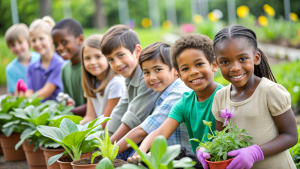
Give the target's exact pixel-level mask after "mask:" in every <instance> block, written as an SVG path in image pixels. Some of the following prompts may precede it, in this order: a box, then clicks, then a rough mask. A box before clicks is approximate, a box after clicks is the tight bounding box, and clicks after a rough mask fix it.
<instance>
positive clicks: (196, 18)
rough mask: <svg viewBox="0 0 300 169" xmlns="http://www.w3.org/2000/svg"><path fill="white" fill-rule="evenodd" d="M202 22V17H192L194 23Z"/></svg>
mask: <svg viewBox="0 0 300 169" xmlns="http://www.w3.org/2000/svg"><path fill="white" fill-rule="evenodd" d="M202 21H203V18H202V16H201V15H198V14H197V15H194V16H193V22H194V23H201V22H202Z"/></svg>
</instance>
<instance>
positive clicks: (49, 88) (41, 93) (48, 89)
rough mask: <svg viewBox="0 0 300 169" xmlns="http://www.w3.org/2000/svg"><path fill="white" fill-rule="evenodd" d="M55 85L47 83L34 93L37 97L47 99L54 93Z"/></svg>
mask: <svg viewBox="0 0 300 169" xmlns="http://www.w3.org/2000/svg"><path fill="white" fill-rule="evenodd" d="M55 89H56V85H55V84H52V83H49V82H47V83H46V84H45V85H44V86H43V87H42V88H41V89H40V90H38V91H36V93H38V97H42V98H48V97H49V96H51V94H52V93H53V92H54V91H55Z"/></svg>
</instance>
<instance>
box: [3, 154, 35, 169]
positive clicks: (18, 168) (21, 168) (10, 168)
mask: <svg viewBox="0 0 300 169" xmlns="http://www.w3.org/2000/svg"><path fill="white" fill-rule="evenodd" d="M0 169H29V167H28V165H27V161H26V160H23V161H5V158H4V155H3V154H1V155H0Z"/></svg>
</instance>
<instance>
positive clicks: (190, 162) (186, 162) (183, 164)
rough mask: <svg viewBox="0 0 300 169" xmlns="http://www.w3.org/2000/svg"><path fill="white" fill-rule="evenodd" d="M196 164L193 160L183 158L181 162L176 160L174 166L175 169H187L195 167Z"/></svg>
mask: <svg viewBox="0 0 300 169" xmlns="http://www.w3.org/2000/svg"><path fill="white" fill-rule="evenodd" d="M195 164H196V162H195V161H193V160H192V159H191V158H188V157H183V158H182V159H180V160H178V161H177V160H174V161H173V166H174V168H186V167H193V166H194V165H195Z"/></svg>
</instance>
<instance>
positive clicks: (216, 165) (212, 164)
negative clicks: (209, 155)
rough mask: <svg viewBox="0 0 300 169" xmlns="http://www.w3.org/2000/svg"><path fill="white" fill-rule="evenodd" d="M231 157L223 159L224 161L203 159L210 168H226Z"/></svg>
mask: <svg viewBox="0 0 300 169" xmlns="http://www.w3.org/2000/svg"><path fill="white" fill-rule="evenodd" d="M232 159H233V158H231V159H228V160H225V161H217V162H214V161H208V160H206V159H205V161H206V162H207V163H208V166H209V168H210V169H226V167H227V166H228V165H229V163H230V161H231V160H232Z"/></svg>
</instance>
